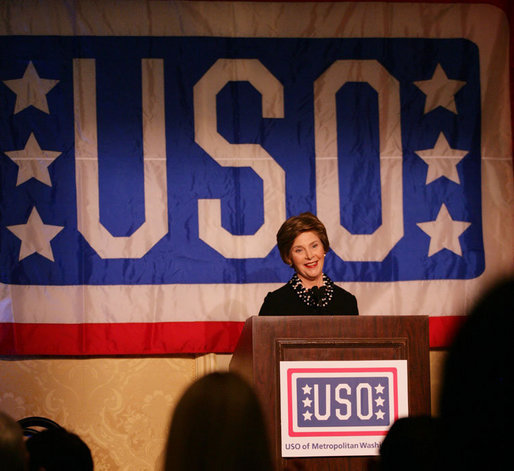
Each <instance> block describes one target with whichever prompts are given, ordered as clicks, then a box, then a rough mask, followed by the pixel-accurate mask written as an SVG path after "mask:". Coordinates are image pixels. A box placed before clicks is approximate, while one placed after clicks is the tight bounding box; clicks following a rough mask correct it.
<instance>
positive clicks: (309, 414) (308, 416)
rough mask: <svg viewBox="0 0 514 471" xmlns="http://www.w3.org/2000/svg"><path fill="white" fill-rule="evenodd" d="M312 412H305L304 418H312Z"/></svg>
mask: <svg viewBox="0 0 514 471" xmlns="http://www.w3.org/2000/svg"><path fill="white" fill-rule="evenodd" d="M311 418H312V414H311V413H310V412H304V413H303V420H311Z"/></svg>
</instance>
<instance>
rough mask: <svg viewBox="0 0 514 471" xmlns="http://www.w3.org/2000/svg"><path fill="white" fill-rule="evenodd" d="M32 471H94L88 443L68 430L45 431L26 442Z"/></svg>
mask: <svg viewBox="0 0 514 471" xmlns="http://www.w3.org/2000/svg"><path fill="white" fill-rule="evenodd" d="M26 445H27V450H28V452H29V470H30V471H71V470H73V471H92V470H93V458H92V456H91V451H90V449H89V447H88V446H87V445H86V443H85V442H84V441H83V440H82V439H81V438H80V437H79V436H78V435H76V434H75V433H72V432H68V431H67V430H66V429H64V428H62V429H49V430H43V431H41V432H39V433H36V434H35V435H32V436H31V437H29V438H28V439H27V441H26Z"/></svg>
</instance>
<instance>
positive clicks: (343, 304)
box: [259, 283, 359, 316]
mask: <svg viewBox="0 0 514 471" xmlns="http://www.w3.org/2000/svg"><path fill="white" fill-rule="evenodd" d="M316 314H318V315H336V316H347V315H358V314H359V310H358V308H357V299H356V298H355V296H354V295H353V294H351V293H349V292H348V291H346V290H344V289H343V288H340V287H339V286H337V285H334V294H333V296H332V299H331V300H330V302H329V303H328V305H327V306H325V307H317V306H308V305H307V304H306V303H304V302H303V301H302V300H301V299H300V298H299V297H298V295H297V294H296V293H295V291H294V289H293V287H292V286H291V285H290V284H289V283H287V284H286V285H284V286H282V287H281V288H279V289H277V290H275V291H272V292H270V293H268V294H267V295H266V297H265V298H264V302H263V303H262V306H261V309H260V311H259V316H311V315H316Z"/></svg>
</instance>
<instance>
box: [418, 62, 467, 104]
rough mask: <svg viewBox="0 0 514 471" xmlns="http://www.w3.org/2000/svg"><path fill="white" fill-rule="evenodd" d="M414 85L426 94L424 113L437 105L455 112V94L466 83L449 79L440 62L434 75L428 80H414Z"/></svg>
mask: <svg viewBox="0 0 514 471" xmlns="http://www.w3.org/2000/svg"><path fill="white" fill-rule="evenodd" d="M414 85H416V86H417V87H418V88H419V89H420V90H421V91H422V92H423V93H424V94H425V95H426V100H425V114H427V113H429V112H430V111H432V110H435V109H436V108H437V107H439V106H442V107H443V108H446V109H447V110H450V111H451V112H453V113H455V114H457V106H456V105H455V95H456V94H457V92H458V91H459V90H460V89H461V88H462V87H463V86H464V85H466V82H464V81H462V80H451V79H449V78H448V77H447V76H446V74H445V72H444V70H443V68H442V67H441V64H437V67H436V68H435V71H434V75H432V78H431V79H430V80H419V81H417V82H414Z"/></svg>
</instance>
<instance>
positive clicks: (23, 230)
mask: <svg viewBox="0 0 514 471" xmlns="http://www.w3.org/2000/svg"><path fill="white" fill-rule="evenodd" d="M63 228H64V226H52V225H50V224H44V223H43V221H42V220H41V217H40V216H39V213H38V212H37V209H36V208H35V207H34V208H33V209H32V211H31V213H30V216H29V218H28V220H27V222H26V223H25V224H18V225H15V226H7V229H9V230H10V231H11V232H12V233H13V234H14V235H15V236H16V237H18V239H20V240H21V248H20V254H19V257H18V260H19V261H21V260H23V259H24V258H26V257H28V256H29V255H32V254H33V253H38V254H40V255H42V256H43V257H45V258H47V259H48V260H51V261H52V262H53V261H54V254H53V252H52V247H51V245H50V241H51V240H52V239H53V238H54V237H55V236H56V235H57V234H59V232H61V231H62V230H63Z"/></svg>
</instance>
